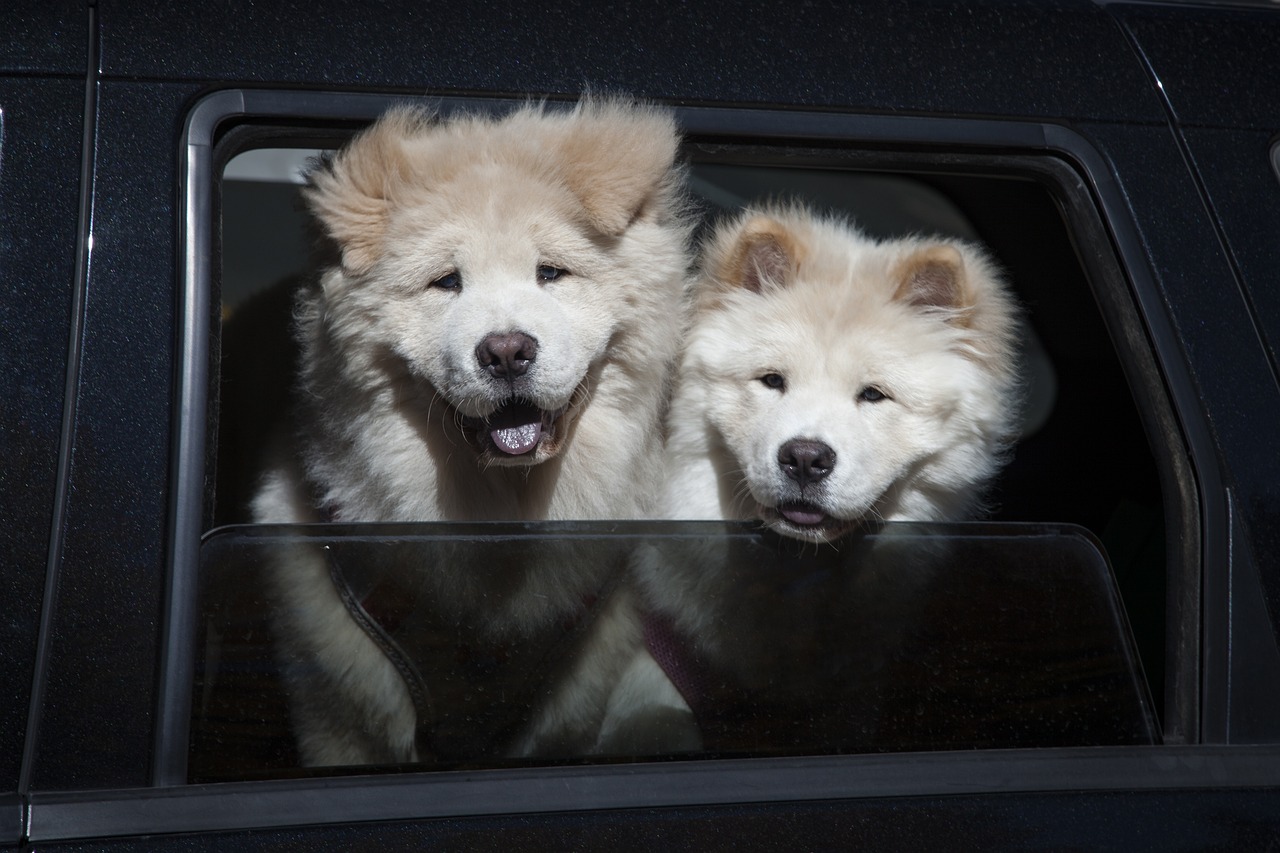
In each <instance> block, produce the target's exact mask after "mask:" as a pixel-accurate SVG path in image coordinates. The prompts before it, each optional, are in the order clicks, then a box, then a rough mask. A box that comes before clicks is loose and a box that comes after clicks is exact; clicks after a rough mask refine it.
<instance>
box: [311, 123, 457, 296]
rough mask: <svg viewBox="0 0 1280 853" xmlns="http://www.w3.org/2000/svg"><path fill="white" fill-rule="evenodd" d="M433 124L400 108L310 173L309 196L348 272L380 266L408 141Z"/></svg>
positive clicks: (321, 162)
mask: <svg viewBox="0 0 1280 853" xmlns="http://www.w3.org/2000/svg"><path fill="white" fill-rule="evenodd" d="M431 121H432V117H431V115H430V114H429V113H427V112H424V111H422V110H419V109H414V108H411V107H399V108H395V109H393V110H391V111H389V112H388V113H386V115H384V116H383V117H382V118H380V119H378V121H377V122H376V123H374V124H373V125H372V126H370V127H369V128H368V129H366V130H364V131H363V132H361V133H360V134H359V135H357V136H356V137H354V138H353V139H352V140H351V141H350V142H349V143H347V144H346V145H345V146H344V147H343V148H342V150H340V151H338V152H337V153H336V154H334V155H333V156H331V157H326V158H324V159H322V160H321V161H320V162H319V164H318V165H317V166H316V168H314V169H313V170H312V171H311V172H310V173H309V174H308V175H307V186H306V187H305V188H304V189H303V191H302V195H303V198H304V199H305V200H306V203H307V207H308V208H309V209H310V211H311V213H312V214H313V215H314V216H315V217H316V219H317V220H318V221H319V222H320V225H321V227H322V228H323V229H324V233H325V235H326V236H328V237H329V238H330V239H332V240H333V241H334V243H335V244H337V247H338V249H339V250H340V252H341V254H342V266H343V269H345V270H346V271H347V272H349V273H353V274H359V273H363V272H367V271H368V270H369V269H370V268H371V267H372V266H373V265H374V263H376V262H377V260H378V256H379V254H380V253H381V249H382V244H383V238H384V236H385V234H386V229H387V220H388V218H389V214H390V207H391V202H390V199H389V198H388V191H389V188H390V187H392V186H394V185H395V183H396V182H397V180H398V179H399V178H400V177H401V176H402V175H404V174H406V173H407V171H408V165H409V162H408V161H409V158H408V155H407V152H406V148H405V142H406V141H408V140H410V139H412V138H413V137H415V136H417V135H420V134H421V133H422V132H423V131H424V130H425V129H426V127H427V126H428V125H429V124H430V123H431Z"/></svg>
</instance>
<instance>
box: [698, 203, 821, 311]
mask: <svg viewBox="0 0 1280 853" xmlns="http://www.w3.org/2000/svg"><path fill="white" fill-rule="evenodd" d="M803 255H804V250H803V246H802V245H801V243H800V241H799V239H798V238H797V237H796V235H795V234H793V233H792V232H791V231H790V230H789V229H788V228H787V227H786V226H785V225H783V224H782V223H781V222H778V221H777V220H775V219H772V218H770V217H768V216H752V217H751V218H750V219H748V220H747V221H746V222H744V223H743V224H742V227H741V229H740V230H739V233H738V235H737V238H736V239H735V241H734V243H733V247H732V248H731V249H730V250H729V252H728V254H727V255H725V256H723V257H722V259H721V261H720V263H719V264H718V265H717V268H715V269H713V270H712V275H713V277H714V278H715V279H716V280H717V281H719V282H720V283H721V284H723V285H728V286H730V287H740V288H744V289H746V290H750V291H751V292H753V293H763V292H764V291H765V290H766V289H768V288H770V287H784V286H786V285H787V284H788V283H789V282H791V281H792V280H793V279H794V278H795V276H796V272H797V271H798V270H799V268H800V263H801V261H802V260H803Z"/></svg>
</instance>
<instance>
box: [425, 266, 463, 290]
mask: <svg viewBox="0 0 1280 853" xmlns="http://www.w3.org/2000/svg"><path fill="white" fill-rule="evenodd" d="M430 286H431V287H438V288H440V289H441V290H457V289H458V288H459V287H462V276H461V275H459V274H458V272H457V270H454V271H453V272H451V273H445V274H444V275H442V276H440V277H439V278H438V279H436V280H435V281H433V282H431V284H430Z"/></svg>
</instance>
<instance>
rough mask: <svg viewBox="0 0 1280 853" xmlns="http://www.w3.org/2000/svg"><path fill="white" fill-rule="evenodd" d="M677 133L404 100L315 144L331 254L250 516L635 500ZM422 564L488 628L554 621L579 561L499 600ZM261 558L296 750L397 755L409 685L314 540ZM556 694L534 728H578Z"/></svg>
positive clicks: (673, 262)
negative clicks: (289, 426)
mask: <svg viewBox="0 0 1280 853" xmlns="http://www.w3.org/2000/svg"><path fill="white" fill-rule="evenodd" d="M678 144H679V140H678V136H677V133H676V129H675V125H674V121H673V119H672V117H671V116H670V115H669V114H668V113H666V112H664V111H662V110H659V109H656V108H650V107H646V106H639V105H635V104H631V103H627V102H623V101H621V100H591V99H587V100H584V101H583V102H582V103H581V104H580V105H579V106H578V107H577V108H576V109H573V110H564V111H559V110H552V109H547V108H542V107H538V106H526V107H524V108H521V109H518V110H516V111H514V112H513V113H511V114H510V115H507V116H506V117H503V118H498V119H495V118H489V117H483V116H468V117H461V118H453V119H448V120H441V119H438V118H436V117H434V116H433V115H431V114H430V113H427V112H424V111H421V110H416V109H396V110H393V111H391V112H390V113H388V114H387V115H386V116H384V117H383V118H382V119H380V120H379V121H378V122H377V123H376V124H374V125H373V126H371V127H370V128H369V129H367V130H366V131H364V132H363V133H361V134H359V135H358V136H356V137H355V138H354V139H353V140H352V141H351V142H350V143H349V144H348V145H347V146H346V147H345V148H343V149H342V150H341V151H340V152H338V153H337V155H336V156H334V157H332V158H331V159H329V160H327V161H325V162H323V163H321V164H320V165H319V166H318V167H317V168H316V169H315V170H314V171H313V173H312V174H311V175H310V178H309V183H308V186H307V187H306V189H305V192H304V195H305V198H306V202H307V204H308V206H309V208H310V210H311V212H312V213H313V214H314V216H315V218H316V220H317V221H318V223H319V225H320V227H321V229H322V231H323V233H324V235H325V236H326V237H327V238H328V240H329V241H330V242H331V243H332V246H333V247H334V249H335V250H336V253H337V258H338V260H337V262H336V263H334V264H333V265H331V266H329V267H327V268H325V269H322V270H321V271H320V272H319V274H318V276H317V278H316V280H315V282H314V284H313V285H312V286H309V287H307V288H305V289H304V290H303V291H302V293H301V295H300V297H299V299H298V302H297V305H296V311H295V319H296V337H297V339H298V343H299V347H300V350H301V358H300V372H299V377H298V388H297V391H298V393H297V396H296V401H297V405H296V412H295V424H294V431H293V434H292V435H291V436H290V440H289V441H287V442H286V443H285V446H282V447H281V448H279V451H278V452H277V453H276V454H275V456H274V459H273V461H272V463H271V465H270V467H269V470H268V472H267V474H266V477H265V479H264V481H263V484H262V486H261V488H260V490H259V492H258V494H257V496H256V498H255V500H254V517H255V520H256V521H258V522H260V523H299V522H316V521H324V520H339V521H350V522H365V521H432V520H488V519H519V520H537V519H589V518H618V517H643V516H647V515H651V514H652V513H653V500H654V496H655V495H656V493H657V489H658V486H659V483H660V478H661V465H660V460H661V419H662V411H663V407H664V404H665V400H666V396H667V393H668V387H667V386H668V373H669V368H670V365H671V364H672V362H673V359H674V357H675V354H676V348H677V343H678V338H679V333H680V330H681V324H682V319H683V317H682V314H683V311H682V307H683V305H684V304H685V282H686V270H687V265H688V257H687V248H686V247H687V242H688V233H689V224H688V221H687V217H686V216H685V213H684V206H685V202H684V196H683V176H682V172H681V169H680V168H679V167H678V166H677V165H676V164H675V158H676V154H677V149H678ZM417 568H419V569H420V571H421V572H422V573H423V574H424V575H425V576H426V578H427V581H426V582H427V583H429V584H431V585H432V586H433V591H434V594H435V595H436V597H437V598H444V599H445V600H451V601H453V602H454V606H455V607H456V609H457V613H458V618H459V619H468V618H470V619H472V620H474V621H475V622H476V623H477V624H478V625H480V626H481V628H480V630H481V631H482V632H484V631H491V632H493V633H494V634H505V635H509V634H510V633H511V632H512V631H513V630H514V629H516V628H531V627H536V626H538V625H545V624H551V623H553V622H555V621H556V620H558V619H562V618H564V617H565V616H566V614H567V613H569V612H571V610H572V609H573V608H574V607H578V606H580V605H581V601H582V595H583V593H584V591H585V590H586V588H588V587H589V586H590V585H591V584H593V583H594V582H595V581H596V580H597V579H596V578H595V573H593V572H592V571H590V570H588V569H587V568H583V569H582V570H580V571H577V572H576V573H574V572H561V573H559V574H557V575H556V577H555V578H554V579H553V578H549V577H548V578H546V579H545V580H539V578H543V577H546V576H545V575H538V574H531V575H530V578H529V580H528V583H527V588H526V589H524V590H523V591H522V592H521V594H519V595H515V596H512V597H510V598H509V599H508V600H507V603H505V604H503V605H502V606H501V607H496V608H494V607H489V606H487V605H486V603H485V601H484V598H485V596H484V595H483V591H477V590H476V588H475V585H474V584H472V585H468V584H465V583H461V582H458V579H457V576H456V574H455V573H453V572H451V571H449V570H448V568H449V567H438V566H422V567H417ZM271 574H272V579H273V586H274V589H275V594H276V596H277V599H278V601H279V605H280V606H279V613H280V616H279V620H278V624H277V629H278V634H279V636H280V647H281V654H282V657H283V659H284V662H285V667H286V679H287V681H288V682H289V687H290V691H291V694H292V696H291V702H292V711H293V715H294V724H295V729H296V732H297V734H298V738H299V743H300V749H301V753H302V759H303V761H304V763H306V764H309V765H323V764H362V763H371V762H390V761H405V760H413V759H414V758H415V757H416V752H415V749H414V739H413V734H414V711H413V706H412V703H411V701H410V699H409V696H408V694H407V692H406V690H405V687H404V684H403V682H402V680H401V679H400V677H399V675H398V674H397V672H396V671H395V669H394V668H393V667H392V666H391V664H390V663H388V661H387V660H386V659H385V658H384V657H383V656H382V654H381V653H380V652H379V651H378V650H377V648H376V647H375V646H374V645H373V643H372V642H371V641H370V640H369V638H368V637H367V636H366V635H365V634H364V632H363V631H361V630H360V628H359V627H357V626H356V625H355V623H354V622H353V621H352V620H351V619H350V618H349V617H348V614H347V612H346V611H345V609H344V607H343V605H342V604H341V602H340V601H339V599H338V596H337V595H336V594H335V592H334V590H333V586H332V584H331V583H330V581H329V570H328V567H327V565H326V563H325V562H324V560H323V559H322V558H321V556H320V555H319V554H318V553H316V552H313V551H308V550H306V549H293V550H292V551H290V552H288V553H284V554H281V555H280V556H279V557H278V558H277V559H276V560H275V562H274V565H273V566H272V572H271ZM451 579H452V580H451ZM618 624H619V625H622V624H624V622H619V623H618ZM608 645H609V640H608V638H605V639H604V640H603V641H602V647H607V646H608ZM427 678H428V680H429V678H430V676H429V674H427ZM578 689H579V691H580V690H581V689H582V687H581V685H579V687H578ZM565 702H567V703H568V704H567V705H566V707H564V708H558V707H557V704H556V700H554V699H553V700H552V701H551V703H550V706H549V709H548V712H547V713H548V714H549V715H550V718H551V720H552V722H548V723H547V726H549V727H555V728H557V729H564V728H565V727H566V726H567V727H569V728H573V727H574V726H577V725H579V722H580V721H577V720H575V719H572V718H573V717H574V715H575V714H578V713H580V712H579V711H578V710H577V709H578V708H579V707H580V706H582V703H581V702H578V701H576V700H574V701H569V700H565ZM581 725H589V723H585V722H584V723H581Z"/></svg>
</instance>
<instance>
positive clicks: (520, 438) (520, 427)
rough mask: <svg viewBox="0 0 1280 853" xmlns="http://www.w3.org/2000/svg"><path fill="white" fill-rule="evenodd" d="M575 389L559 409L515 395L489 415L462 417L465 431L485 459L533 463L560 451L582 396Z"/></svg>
mask: <svg viewBox="0 0 1280 853" xmlns="http://www.w3.org/2000/svg"><path fill="white" fill-rule="evenodd" d="M581 396H582V395H581V393H580V390H575V391H574V393H573V395H572V396H571V397H570V400H569V402H568V403H567V404H566V405H564V406H561V407H560V408H559V409H543V408H541V407H539V406H538V405H537V404H535V403H534V402H532V401H531V400H527V399H522V398H516V399H511V400H508V401H506V402H505V403H503V404H502V405H501V406H499V407H498V408H497V409H496V410H495V411H493V412H492V413H490V414H489V415H488V416H487V417H483V418H473V417H466V418H463V419H462V421H461V423H462V431H463V433H464V435H466V437H467V440H468V442H469V443H470V444H471V446H472V447H473V448H474V449H475V451H476V452H477V454H479V455H480V457H481V458H482V459H484V460H485V461H488V462H494V463H498V464H506V465H522V464H523V465H532V464H536V463H538V462H543V461H545V460H547V459H550V458H551V457H552V456H555V455H556V454H557V453H559V452H560V448H561V446H562V445H563V444H564V438H565V435H566V433H567V431H568V423H567V422H568V420H569V415H570V413H571V412H572V411H573V410H574V409H575V408H576V405H577V402H578V400H579V398H580V397H581Z"/></svg>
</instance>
